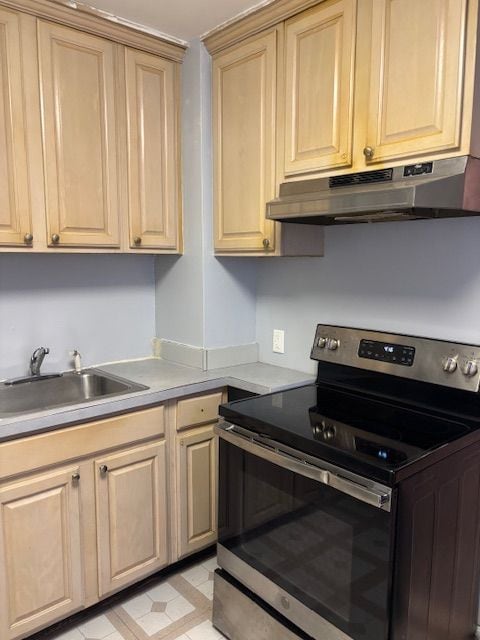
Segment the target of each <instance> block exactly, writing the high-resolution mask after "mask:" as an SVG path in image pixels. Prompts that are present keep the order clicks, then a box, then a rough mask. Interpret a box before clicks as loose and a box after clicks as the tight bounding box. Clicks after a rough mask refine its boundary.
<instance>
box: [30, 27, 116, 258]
mask: <svg viewBox="0 0 480 640" xmlns="http://www.w3.org/2000/svg"><path fill="white" fill-rule="evenodd" d="M38 37H39V56H40V60H39V64H40V87H41V98H42V117H43V122H42V125H43V144H44V157H45V188H46V205H47V226H48V242H49V245H50V246H56V245H60V246H104V247H116V246H118V244H119V230H118V193H117V190H118V184H117V140H116V113H115V71H116V69H115V61H114V53H115V45H114V44H113V43H112V42H110V41H108V40H103V39H101V38H97V37H94V36H90V35H88V34H85V33H81V32H80V31H76V30H74V29H69V28H68V27H62V26H59V25H54V24H50V23H48V22H41V21H39V24H38ZM57 236H58V237H57Z"/></svg>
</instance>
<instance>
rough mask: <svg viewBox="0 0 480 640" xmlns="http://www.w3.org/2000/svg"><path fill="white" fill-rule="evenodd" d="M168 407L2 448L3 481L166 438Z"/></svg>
mask: <svg viewBox="0 0 480 640" xmlns="http://www.w3.org/2000/svg"><path fill="white" fill-rule="evenodd" d="M164 433H165V416H164V406H163V405H161V406H158V407H154V408H153V409H144V410H143V411H135V412H132V413H126V414H124V415H121V416H116V417H115V418H106V419H104V420H99V421H95V422H88V423H85V424H80V425H78V426H75V427H67V428H64V429H58V430H56V431H51V432H49V433H42V434H40V435H37V436H29V437H25V438H21V439H19V440H12V441H10V442H5V443H4V444H1V445H0V480H2V479H4V478H8V477H9V476H12V475H17V474H20V473H26V472H28V471H33V470H35V469H39V468H41V467H46V466H49V465H52V464H58V463H61V462H66V461H67V460H71V459H77V458H82V457H84V456H89V455H92V454H95V453H97V452H98V451H105V450H108V449H114V448H116V447H121V446H123V445H127V444H130V443H133V442H136V441H142V440H147V439H150V438H154V437H159V436H163V434H164Z"/></svg>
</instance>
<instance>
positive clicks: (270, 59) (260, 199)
mask: <svg viewBox="0 0 480 640" xmlns="http://www.w3.org/2000/svg"><path fill="white" fill-rule="evenodd" d="M277 39H278V31H277V30H276V29H272V30H271V31H268V32H267V33H264V34H262V35H260V36H258V37H255V38H253V39H250V40H248V41H246V42H244V43H241V44H240V45H237V46H234V47H231V48H230V49H227V50H226V51H224V52H222V53H221V54H219V55H218V56H215V58H214V60H213V127H214V133H213V135H214V163H215V169H214V171H215V178H214V179H215V191H214V198H215V204H214V208H215V243H214V244H215V249H216V250H217V251H259V250H260V251H263V250H267V251H273V250H274V249H275V246H274V223H273V222H272V221H269V220H266V218H265V205H266V203H267V201H268V200H271V199H272V198H273V197H274V196H275V131H276V97H275V93H276V64H277V62H276V61H277Z"/></svg>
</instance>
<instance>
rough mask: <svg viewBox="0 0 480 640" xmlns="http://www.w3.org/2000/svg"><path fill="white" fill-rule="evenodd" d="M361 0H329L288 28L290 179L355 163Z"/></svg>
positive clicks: (287, 167)
mask: <svg viewBox="0 0 480 640" xmlns="http://www.w3.org/2000/svg"><path fill="white" fill-rule="evenodd" d="M355 29H356V0H328V1H327V2H322V3H321V4H320V5H318V6H317V7H315V8H314V9H312V10H309V11H306V12H304V13H301V14H300V15H299V16H298V17H295V18H292V19H291V20H289V21H287V23H286V29H285V47H286V54H285V175H286V176H288V175H289V174H295V173H301V172H307V171H315V170H322V169H334V168H338V167H342V166H347V165H349V164H351V162H352V128H353V86H354V58H355Z"/></svg>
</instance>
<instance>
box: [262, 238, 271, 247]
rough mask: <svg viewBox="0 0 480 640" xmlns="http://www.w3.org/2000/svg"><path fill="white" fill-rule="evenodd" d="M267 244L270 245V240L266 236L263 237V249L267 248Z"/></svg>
mask: <svg viewBox="0 0 480 640" xmlns="http://www.w3.org/2000/svg"><path fill="white" fill-rule="evenodd" d="M269 246H270V240H269V239H268V238H264V239H263V248H264V249H268V247H269Z"/></svg>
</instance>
